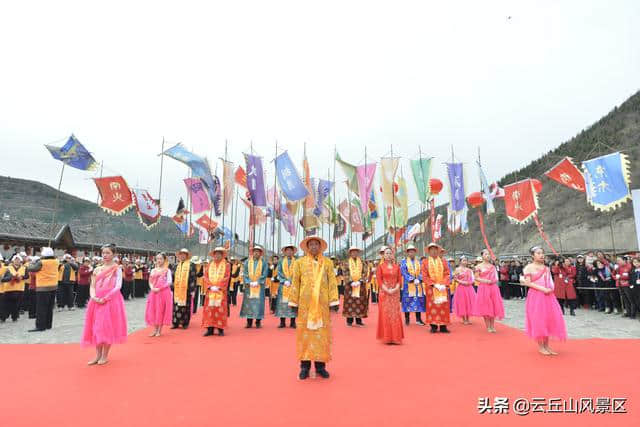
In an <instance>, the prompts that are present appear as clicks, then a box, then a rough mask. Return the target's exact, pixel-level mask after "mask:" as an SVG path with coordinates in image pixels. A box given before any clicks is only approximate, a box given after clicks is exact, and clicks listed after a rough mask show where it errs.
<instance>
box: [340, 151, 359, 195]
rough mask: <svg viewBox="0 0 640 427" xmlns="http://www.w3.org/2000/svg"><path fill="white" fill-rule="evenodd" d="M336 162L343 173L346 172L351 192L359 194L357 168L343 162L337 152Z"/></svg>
mask: <svg viewBox="0 0 640 427" xmlns="http://www.w3.org/2000/svg"><path fill="white" fill-rule="evenodd" d="M336 162H338V164H339V165H340V167H341V168H342V172H344V174H345V175H346V176H347V182H348V183H349V190H351V191H353V192H354V193H356V194H359V191H360V189H359V187H358V175H357V174H356V167H355V166H353V165H352V164H350V163H347V162H345V161H344V160H342V159H341V158H340V155H339V154H338V152H337V151H336Z"/></svg>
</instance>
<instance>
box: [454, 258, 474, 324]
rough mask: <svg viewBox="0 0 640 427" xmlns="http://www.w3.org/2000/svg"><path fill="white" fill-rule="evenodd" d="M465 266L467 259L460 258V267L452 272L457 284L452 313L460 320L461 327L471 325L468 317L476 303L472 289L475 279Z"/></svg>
mask: <svg viewBox="0 0 640 427" xmlns="http://www.w3.org/2000/svg"><path fill="white" fill-rule="evenodd" d="M467 264H468V263H467V257H465V256H463V257H461V258H460V266H458V268H456V269H455V270H454V272H453V278H454V280H455V281H456V283H457V284H458V286H457V287H456V292H455V294H454V296H453V312H454V313H455V314H456V316H458V317H460V318H461V319H462V324H463V325H470V324H471V321H470V320H469V316H471V315H472V314H473V305H474V304H475V302H476V291H475V289H473V284H474V281H475V277H474V276H473V271H471V269H470V268H469V267H467Z"/></svg>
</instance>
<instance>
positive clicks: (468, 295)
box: [453, 285, 476, 317]
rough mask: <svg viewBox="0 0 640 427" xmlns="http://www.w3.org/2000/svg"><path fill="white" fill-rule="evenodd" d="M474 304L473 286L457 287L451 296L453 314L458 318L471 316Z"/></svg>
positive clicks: (474, 292) (474, 293)
mask: <svg viewBox="0 0 640 427" xmlns="http://www.w3.org/2000/svg"><path fill="white" fill-rule="evenodd" d="M475 302H476V291H475V290H474V289H473V286H463V285H458V287H457V288H456V293H455V294H454V295H453V312H454V313H455V314H456V316H458V317H462V316H471V315H472V314H473V305H474V304H475Z"/></svg>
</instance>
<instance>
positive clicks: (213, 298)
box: [207, 261, 227, 307]
mask: <svg viewBox="0 0 640 427" xmlns="http://www.w3.org/2000/svg"><path fill="white" fill-rule="evenodd" d="M226 271H227V263H226V262H225V261H220V262H219V263H218V264H217V265H216V263H215V262H212V263H211V264H209V282H210V283H211V284H212V285H213V286H218V285H217V284H218V283H220V282H221V281H222V279H224V274H225V272H226ZM207 295H208V296H209V307H220V305H221V304H222V291H221V290H217V291H212V290H209V292H208V293H207Z"/></svg>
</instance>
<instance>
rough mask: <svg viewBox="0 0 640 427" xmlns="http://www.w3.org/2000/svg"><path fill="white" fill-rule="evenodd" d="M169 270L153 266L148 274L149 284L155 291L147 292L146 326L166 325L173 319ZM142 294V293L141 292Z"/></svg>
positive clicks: (171, 281) (171, 280)
mask: <svg viewBox="0 0 640 427" xmlns="http://www.w3.org/2000/svg"><path fill="white" fill-rule="evenodd" d="M172 283H173V279H172V277H171V270H169V268H167V267H166V266H165V267H162V268H154V269H153V270H151V275H150V276H149V285H150V286H151V287H152V288H154V289H157V291H153V290H152V291H151V292H149V296H148V297H147V306H146V309H145V313H144V320H145V323H146V324H147V326H155V327H158V326H164V325H166V326H168V325H171V323H172V319H173V295H172V294H171V284H172ZM143 294H144V293H143Z"/></svg>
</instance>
